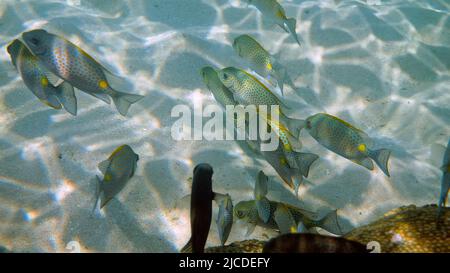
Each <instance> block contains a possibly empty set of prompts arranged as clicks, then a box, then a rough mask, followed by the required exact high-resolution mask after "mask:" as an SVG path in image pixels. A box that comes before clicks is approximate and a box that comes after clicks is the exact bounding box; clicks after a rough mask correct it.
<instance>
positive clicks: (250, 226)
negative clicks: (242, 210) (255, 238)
mask: <svg viewBox="0 0 450 273" xmlns="http://www.w3.org/2000/svg"><path fill="white" fill-rule="evenodd" d="M255 228H256V225H255V224H252V223H247V232H246V233H245V237H249V236H250V235H252V233H253V231H255Z"/></svg>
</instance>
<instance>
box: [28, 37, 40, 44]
mask: <svg viewBox="0 0 450 273" xmlns="http://www.w3.org/2000/svg"><path fill="white" fill-rule="evenodd" d="M30 42H31V43H32V44H33V45H38V44H39V40H38V39H36V38H31V39H30Z"/></svg>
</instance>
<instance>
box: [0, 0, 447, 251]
mask: <svg viewBox="0 0 450 273" xmlns="http://www.w3.org/2000/svg"><path fill="white" fill-rule="evenodd" d="M280 3H281V4H282V5H283V6H284V7H285V9H286V12H287V15H288V16H289V17H295V18H297V21H298V23H297V33H298V35H299V36H301V37H302V39H303V41H304V45H303V47H302V48H300V47H299V46H298V45H297V44H296V43H295V41H294V40H293V39H292V38H291V37H290V36H289V35H288V34H287V33H285V32H283V31H282V30H281V29H280V28H278V27H274V26H270V25H267V24H265V23H264V19H263V18H262V16H261V14H260V13H259V12H258V11H257V10H256V9H255V8H252V7H247V5H246V4H244V3H239V1H235V0H231V1H226V0H203V1H201V0H195V1H194V0H160V1H157V0H149V1H140V0H136V1H119V0H113V1H99V0H92V1H84V0H79V1H77V0H67V1H55V0H53V1H52V0H45V1H37V0H34V1H33V0H30V1H26V0H22V1H15V0H2V1H1V2H0V47H1V48H2V50H0V61H1V63H0V86H1V87H0V113H1V114H0V203H1V206H0V245H4V246H6V247H7V248H9V249H10V250H13V251H37V252H66V251H68V250H67V249H66V245H67V244H68V243H69V242H71V241H77V242H79V244H80V246H81V251H87V252H176V251H178V249H179V248H180V247H182V246H183V245H184V244H185V242H186V241H187V240H188V239H189V236H190V230H189V210H188V206H187V205H186V203H187V202H186V200H185V199H183V197H184V196H185V195H187V194H189V193H190V182H189V180H188V178H189V177H191V176H192V169H193V167H194V166H195V165H196V164H198V163H200V162H208V163H210V164H211V165H212V166H213V167H214V183H213V188H214V190H215V191H218V192H224V193H225V192H228V193H229V194H230V195H231V196H232V198H233V201H234V202H236V203H237V202H238V201H241V200H247V199H251V198H252V197H253V185H254V180H255V177H256V174H257V172H258V171H259V170H264V172H265V173H266V174H267V175H269V177H270V182H269V198H271V199H275V200H280V201H284V202H288V203H292V204H294V205H298V206H303V207H306V208H309V209H311V210H321V209H322V208H326V209H334V208H336V209H338V213H339V217H340V218H339V220H340V222H341V223H342V225H343V227H344V228H345V229H346V230H350V229H351V228H352V227H355V226H359V225H362V224H366V223H368V222H370V221H371V220H374V219H376V218H377V217H379V216H381V215H382V214H383V213H385V212H387V211H388V210H390V209H392V208H395V207H398V206H401V205H409V204H416V205H424V204H429V203H436V202H437V200H438V197H439V189H440V178H441V175H442V172H441V171H440V170H439V166H440V164H441V162H442V152H441V150H442V149H441V148H440V147H441V146H442V145H446V143H447V142H448V138H449V135H450V126H449V125H450V108H449V105H450V92H449V90H448V82H449V79H450V77H449V68H450V47H448V44H449V43H450V35H449V27H450V19H449V14H450V13H449V12H450V4H449V3H448V1H443V0H442V1H440V0H433V1H432V0H429V1H395V0H392V1H345V0H343V1H325V0H323V1H300V0H292V1H288V0H285V1H280ZM34 28H45V29H46V30H48V31H49V32H53V33H57V34H59V35H61V36H64V37H65V38H67V39H69V40H70V41H72V42H74V43H76V44H77V45H79V46H80V47H81V48H83V49H84V50H85V51H87V52H88V53H89V54H91V55H92V56H93V57H94V58H95V59H96V60H98V61H99V62H100V63H102V64H103V65H105V66H106V67H107V68H108V69H110V70H112V71H113V72H114V73H116V74H118V75H120V76H121V77H122V78H123V80H121V81H120V80H117V81H115V82H113V83H112V85H114V86H115V87H116V89H118V90H122V91H125V92H129V93H135V94H141V95H145V98H144V99H143V100H141V101H140V102H138V103H136V104H135V105H133V106H132V107H131V109H130V111H129V114H128V116H127V117H122V116H120V115H119V114H118V113H117V111H116V110H115V109H114V107H113V106H111V105H107V104H105V103H103V102H101V101H99V100H97V99H95V98H93V97H91V96H88V95H86V94H84V93H82V92H79V91H77V97H78V115H77V116H76V117H73V116H71V115H69V114H68V113H66V112H64V111H57V110H53V109H50V108H48V107H46V106H45V105H43V104H42V103H41V102H39V101H38V100H37V99H36V98H35V97H34V96H33V94H32V93H31V92H29V91H28V90H27V89H26V87H25V85H24V84H23V82H22V80H21V78H20V76H19V75H18V73H17V72H16V70H15V69H14V67H13V66H12V64H11V62H10V58H9V55H8V53H7V51H6V46H7V44H8V43H9V42H11V41H12V40H13V39H15V38H17V37H19V36H20V34H21V33H22V32H24V31H28V30H31V29H34ZM245 33H246V34H250V35H253V36H254V37H255V38H256V39H257V40H258V41H260V42H261V43H262V44H263V45H264V47H265V48H266V49H268V51H269V52H270V53H272V54H279V58H280V61H281V62H282V63H283V64H284V65H285V66H286V67H287V68H288V72H289V74H290V76H291V78H292V79H293V80H294V83H295V85H296V87H297V90H292V89H290V88H288V87H287V89H286V97H285V100H286V103H287V104H288V105H289V106H290V107H291V108H292V109H294V110H295V116H296V117H299V118H305V117H307V116H309V115H312V114H314V113H317V112H327V113H330V114H333V115H336V116H338V117H340V118H342V119H345V120H347V121H349V122H351V123H352V124H354V125H356V126H357V127H359V128H361V129H363V130H364V131H365V132H367V133H368V134H369V135H370V136H371V137H373V139H374V141H375V146H377V147H384V148H388V149H390V150H392V155H391V159H390V163H389V167H390V171H391V177H390V178H387V177H386V176H384V175H383V173H382V172H381V171H380V170H379V169H378V168H376V169H375V170H374V171H372V172H371V171H368V170H367V169H365V168H363V167H360V166H358V165H356V164H353V163H352V162H350V161H348V160H346V159H344V158H342V157H339V156H337V155H336V154H333V153H331V152H329V151H328V150H326V149H325V148H323V147H322V146H320V145H319V144H317V143H316V142H315V140H313V139H312V138H311V137H310V136H309V135H307V134H306V133H305V132H304V133H302V137H303V143H304V147H305V148H306V150H307V151H310V152H314V153H316V154H318V155H319V156H320V159H319V161H318V162H316V163H315V165H313V167H312V169H311V172H310V176H309V178H308V180H310V181H311V182H312V183H311V184H307V185H305V186H302V187H301V189H300V199H297V198H296V197H295V196H294V195H293V194H292V190H290V189H289V188H288V187H286V186H285V185H284V184H283V183H282V181H281V179H280V178H279V177H278V175H277V174H276V173H275V171H274V170H273V168H272V167H271V166H270V165H269V164H268V163H267V162H265V161H264V159H262V158H260V157H257V156H256V155H255V154H254V153H252V152H251V151H250V150H249V149H246V148H245V147H242V146H240V145H238V144H237V143H236V142H234V141H206V140H204V141H174V140H173V139H172V138H171V134H170V128H171V125H172V124H173V122H174V121H175V120H174V119H173V118H171V117H170V111H171V109H172V108H173V107H174V106H175V105H178V104H186V105H190V106H192V105H193V103H195V102H200V101H201V102H203V104H205V105H206V104H214V103H216V102H215V101H214V98H213V97H212V96H211V94H210V93H209V91H208V90H207V89H206V87H205V86H204V84H203V82H202V80H201V77H200V74H199V69H200V68H201V67H202V66H204V65H213V66H216V67H218V68H222V67H226V66H237V67H240V66H242V61H241V60H240V59H239V58H238V57H237V56H236V54H235V53H234V51H233V49H232V47H231V43H232V41H233V39H234V38H235V37H236V36H238V35H240V34H245ZM123 143H127V144H129V145H130V146H132V147H133V149H134V150H135V151H136V153H138V154H139V155H140V161H139V164H138V169H137V171H136V174H135V176H134V178H133V179H132V180H130V182H129V183H128V185H127V186H126V187H125V188H124V190H123V191H122V192H121V193H120V194H119V195H118V196H117V197H116V198H115V199H113V200H112V201H111V202H110V203H109V204H108V206H107V207H106V208H105V209H104V210H103V211H102V212H101V213H97V214H95V215H92V214H91V213H90V211H91V209H92V205H93V202H94V194H95V189H96V180H95V175H99V174H100V172H99V170H98V169H97V164H98V163H99V162H101V161H102V160H104V159H105V158H106V157H108V156H109V155H110V153H111V152H112V151H113V150H114V148H115V147H117V146H118V145H121V144H123ZM216 211H217V209H216V208H215V210H214V216H213V217H214V218H215V213H216ZM274 234H275V232H273V231H269V230H265V229H262V228H257V229H256V230H255V233H254V234H252V238H258V239H265V238H267V237H270V236H273V235H274ZM246 238H247V237H245V225H244V224H242V223H239V222H237V223H235V225H234V226H233V229H232V231H231V234H230V238H229V240H228V242H232V241H235V240H242V239H246ZM219 242H220V241H219V239H218V235H217V230H216V226H215V223H214V222H213V223H212V225H211V232H210V237H209V239H208V242H207V246H212V245H218V244H219Z"/></svg>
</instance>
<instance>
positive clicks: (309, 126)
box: [306, 120, 311, 129]
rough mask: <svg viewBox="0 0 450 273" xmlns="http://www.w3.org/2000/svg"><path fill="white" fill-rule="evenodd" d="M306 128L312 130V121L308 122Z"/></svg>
mask: <svg viewBox="0 0 450 273" xmlns="http://www.w3.org/2000/svg"><path fill="white" fill-rule="evenodd" d="M306 128H308V129H311V121H310V120H308V121H306Z"/></svg>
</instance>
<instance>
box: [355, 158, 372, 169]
mask: <svg viewBox="0 0 450 273" xmlns="http://www.w3.org/2000/svg"><path fill="white" fill-rule="evenodd" d="M352 161H353V162H355V163H356V164H359V165H361V166H363V167H366V168H367V169H369V170H371V171H372V170H373V162H372V160H371V159H370V158H369V157H365V158H362V159H352Z"/></svg>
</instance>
